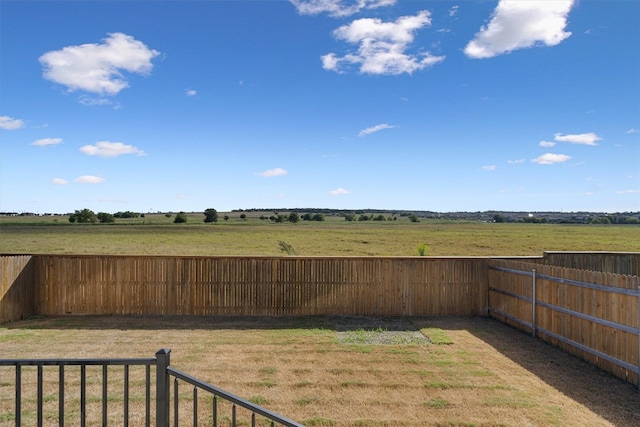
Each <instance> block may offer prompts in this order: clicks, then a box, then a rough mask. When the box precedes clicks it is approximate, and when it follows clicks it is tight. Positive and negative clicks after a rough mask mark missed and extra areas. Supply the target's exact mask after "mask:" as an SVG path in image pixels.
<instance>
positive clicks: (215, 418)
mask: <svg viewBox="0 0 640 427" xmlns="http://www.w3.org/2000/svg"><path fill="white" fill-rule="evenodd" d="M213 427H218V396H215V395H214V396H213Z"/></svg>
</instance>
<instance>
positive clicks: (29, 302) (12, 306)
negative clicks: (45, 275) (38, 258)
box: [0, 255, 35, 324]
mask: <svg viewBox="0 0 640 427" xmlns="http://www.w3.org/2000/svg"><path fill="white" fill-rule="evenodd" d="M34 311H35V286H34V269H33V262H32V257H31V256H30V255H17V256H0V324H2V323H5V322H12V321H15V320H20V319H22V318H25V317H28V316H30V315H32V314H33V313H34Z"/></svg>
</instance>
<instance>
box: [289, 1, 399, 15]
mask: <svg viewBox="0 0 640 427" xmlns="http://www.w3.org/2000/svg"><path fill="white" fill-rule="evenodd" d="M289 1H290V2H291V4H293V5H294V6H295V8H296V9H297V10H298V13H299V14H301V15H318V14H321V13H327V14H328V15H330V16H333V17H341V16H349V15H353V14H354V13H358V12H360V11H361V10H362V9H376V8H378V7H384V6H393V5H394V4H395V3H396V1H397V0H289Z"/></svg>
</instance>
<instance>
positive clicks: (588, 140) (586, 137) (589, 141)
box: [554, 132, 602, 145]
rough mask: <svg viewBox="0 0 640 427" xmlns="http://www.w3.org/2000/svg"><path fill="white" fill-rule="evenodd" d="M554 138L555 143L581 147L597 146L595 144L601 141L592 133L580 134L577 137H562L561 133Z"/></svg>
mask: <svg viewBox="0 0 640 427" xmlns="http://www.w3.org/2000/svg"><path fill="white" fill-rule="evenodd" d="M554 137H555V138H554V139H555V140H556V141H560V142H570V143H572V144H583V145H598V144H596V142H597V141H600V140H601V139H602V138H600V137H599V136H598V135H596V134H595V133H593V132H589V133H581V134H577V135H562V134H561V133H556V134H555V135H554Z"/></svg>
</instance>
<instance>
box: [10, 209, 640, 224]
mask: <svg viewBox="0 0 640 427" xmlns="http://www.w3.org/2000/svg"><path fill="white" fill-rule="evenodd" d="M252 211H254V210H251V209H248V210H246V211H242V210H240V211H234V212H243V213H241V214H240V215H239V217H240V219H242V220H246V219H247V215H246V214H245V213H244V212H252ZM255 211H257V210H255ZM324 211H326V212H329V214H328V215H332V216H342V217H344V219H345V221H349V222H351V221H396V220H397V219H398V215H399V216H400V217H407V218H408V219H409V220H410V221H411V222H420V219H421V218H427V219H433V218H438V219H458V220H462V219H466V220H478V221H485V222H496V223H508V222H510V223H514V222H518V223H530V224H547V223H550V224H604V225H606V224H621V225H627V224H629V225H633V224H635V225H637V224H640V213H637V212H635V213H632V212H628V213H615V214H603V213H576V214H568V213H558V212H555V213H554V212H542V213H535V214H525V215H524V216H523V214H522V212H520V213H518V212H498V213H496V212H495V211H494V212H475V213H466V214H465V213H453V214H439V215H438V216H432V215H426V214H425V215H418V214H416V213H411V212H409V211H402V212H400V213H399V214H398V215H397V214H395V213H393V211H383V212H380V213H378V212H375V213H367V212H360V211H345V210H330V209H327V210H324ZM338 212H339V213H338ZM358 212H359V213H358ZM0 215H4V216H17V215H20V216H24V215H33V216H39V215H36V214H24V213H23V214H17V213H14V212H0ZM203 215H204V222H205V223H217V222H218V220H219V215H218V211H217V210H216V209H213V208H208V209H205V210H204V212H203ZM326 215H327V213H325V212H321V210H319V209H318V210H315V212H303V211H302V210H299V209H295V210H291V211H287V213H280V212H278V211H273V214H272V215H269V216H267V215H260V217H259V218H260V220H263V221H266V220H269V221H272V222H275V223H285V222H288V223H292V224H296V223H298V222H300V221H325V218H326ZM144 216H145V214H143V213H142V214H141V213H138V212H132V211H124V212H116V213H114V214H111V213H107V212H98V213H97V214H96V213H95V212H93V211H92V210H91V209H86V208H85V209H81V210H76V211H74V212H73V213H72V214H69V222H70V223H79V224H82V223H101V224H109V223H114V222H115V221H116V219H128V218H140V217H142V218H144ZM165 216H166V217H167V218H171V217H173V214H172V213H165ZM187 219H188V218H187V214H186V213H185V212H179V213H177V214H176V215H175V218H174V220H173V222H174V223H175V224H182V223H186V222H187ZM223 219H224V220H225V221H228V220H229V215H226V214H225V215H224V217H223Z"/></svg>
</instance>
